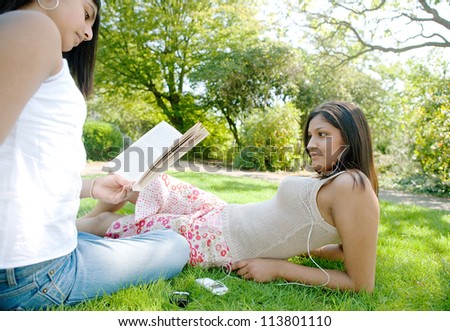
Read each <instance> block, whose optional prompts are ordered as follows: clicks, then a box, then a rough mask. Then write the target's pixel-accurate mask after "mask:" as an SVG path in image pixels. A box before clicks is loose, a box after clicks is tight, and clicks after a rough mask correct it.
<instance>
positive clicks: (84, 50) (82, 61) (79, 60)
mask: <svg viewBox="0 0 450 331" xmlns="http://www.w3.org/2000/svg"><path fill="white" fill-rule="evenodd" d="M32 1H33V0H2V1H1V2H0V14H3V13H6V12H9V11H13V10H16V9H19V8H20V7H22V6H24V5H27V4H29V3H31V2H32ZM94 3H95V4H96V5H97V8H98V13H97V17H96V18H95V22H94V25H93V26H92V39H91V40H89V41H84V42H82V43H81V44H80V45H79V46H78V47H75V48H73V49H72V50H71V51H69V52H65V53H63V56H64V58H66V59H67V63H68V64H69V68H70V71H71V73H72V76H73V77H74V79H75V81H76V82H77V84H78V87H79V89H80V90H81V92H82V93H83V95H84V96H86V97H87V96H89V95H90V94H91V93H92V92H93V90H94V68H95V60H96V53H97V42H98V30H99V28H100V6H101V0H94Z"/></svg>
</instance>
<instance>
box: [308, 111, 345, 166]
mask: <svg viewBox="0 0 450 331" xmlns="http://www.w3.org/2000/svg"><path fill="white" fill-rule="evenodd" d="M308 138H309V140H308V145H307V147H306V148H307V150H308V154H309V156H310V157H311V164H312V166H313V168H314V170H315V171H316V172H318V173H325V172H330V171H332V170H333V166H334V165H335V164H336V163H337V162H338V159H339V157H340V155H341V154H342V152H343V151H344V150H345V148H346V147H347V146H346V145H345V143H344V139H343V138H342V134H341V131H340V130H339V129H338V128H336V127H334V126H333V125H331V124H330V123H329V122H327V121H326V120H325V118H324V117H323V115H321V114H319V115H317V116H315V117H314V118H312V119H311V121H310V122H309V126H308Z"/></svg>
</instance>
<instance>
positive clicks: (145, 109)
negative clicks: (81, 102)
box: [88, 90, 167, 141]
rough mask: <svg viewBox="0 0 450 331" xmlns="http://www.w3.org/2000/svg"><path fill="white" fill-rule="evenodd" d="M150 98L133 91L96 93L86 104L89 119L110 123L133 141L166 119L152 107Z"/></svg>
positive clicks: (145, 93) (147, 95)
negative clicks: (123, 93)
mask: <svg viewBox="0 0 450 331" xmlns="http://www.w3.org/2000/svg"><path fill="white" fill-rule="evenodd" d="M152 101H153V98H152V96H151V95H150V94H149V93H148V92H145V91H139V90H137V91H134V92H130V93H128V94H127V96H124V95H122V94H121V93H120V92H118V93H117V94H109V93H103V91H101V92H100V93H97V94H96V95H95V97H94V98H93V99H91V100H90V101H89V102H88V110H89V117H90V118H91V119H96V120H100V121H103V122H107V123H112V124H114V125H116V126H117V127H119V128H120V131H121V132H122V133H124V134H125V135H126V136H128V137H130V138H131V139H132V140H133V141H134V140H136V139H138V138H140V137H141V136H142V135H143V134H144V133H146V132H147V131H148V130H149V129H151V128H152V127H154V126H155V125H156V124H158V123H159V122H161V121H162V120H166V121H167V117H166V116H165V115H164V114H163V113H162V111H161V110H160V109H158V108H157V107H155V106H154V103H153V102H152Z"/></svg>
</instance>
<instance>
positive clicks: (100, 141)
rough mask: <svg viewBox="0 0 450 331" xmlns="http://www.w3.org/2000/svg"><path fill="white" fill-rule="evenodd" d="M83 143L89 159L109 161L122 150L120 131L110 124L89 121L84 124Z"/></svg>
mask: <svg viewBox="0 0 450 331" xmlns="http://www.w3.org/2000/svg"><path fill="white" fill-rule="evenodd" d="M83 143H84V147H85V148H86V154H87V158H88V159H89V160H93V161H109V160H111V159H113V158H114V157H116V156H117V155H118V154H119V153H120V152H121V150H122V146H123V139H122V133H121V132H120V130H119V129H118V128H117V127H116V126H114V125H112V124H109V123H105V122H98V121H89V122H86V123H85V124H84V128H83Z"/></svg>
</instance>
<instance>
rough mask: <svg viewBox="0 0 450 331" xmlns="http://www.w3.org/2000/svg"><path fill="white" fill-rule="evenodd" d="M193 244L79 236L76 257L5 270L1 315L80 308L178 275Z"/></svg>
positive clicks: (170, 235) (161, 236)
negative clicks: (135, 287) (16, 312)
mask: <svg viewBox="0 0 450 331" xmlns="http://www.w3.org/2000/svg"><path fill="white" fill-rule="evenodd" d="M188 258H189V244H188V243H187V241H186V240H185V239H184V238H183V237H182V236H180V235H179V234H176V233H175V232H173V231H172V230H166V229H164V230H157V231H151V232H147V233H144V234H142V235H138V236H134V237H128V238H122V239H105V238H102V237H98V236H95V235H92V234H87V233H79V235H78V246H77V248H76V249H75V250H74V251H73V252H72V253H70V254H68V255H66V256H62V257H59V258H56V259H53V260H49V261H45V262H41V263H37V264H33V265H30V266H25V267H19V268H13V269H0V310H35V309H45V308H48V307H52V306H59V305H74V304H77V303H80V302H82V301H84V300H88V299H93V298H96V297H101V296H103V295H104V294H111V293H114V292H116V291H118V290H120V289H122V288H125V287H128V286H131V285H136V284H139V283H150V282H154V281H156V280H158V279H168V278H172V277H174V276H175V275H177V274H178V273H179V272H180V271H181V270H182V269H183V267H184V265H185V264H186V262H187V261H188Z"/></svg>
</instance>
